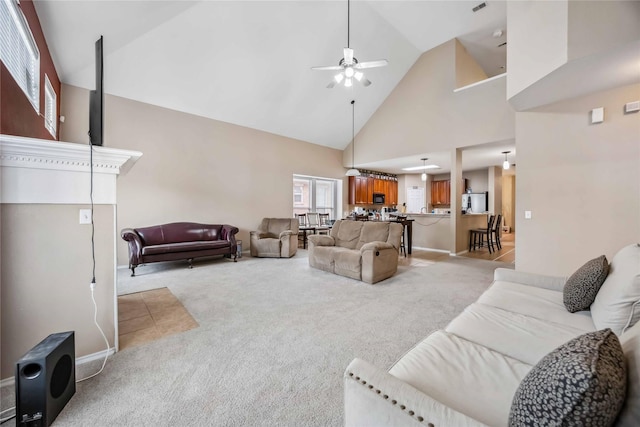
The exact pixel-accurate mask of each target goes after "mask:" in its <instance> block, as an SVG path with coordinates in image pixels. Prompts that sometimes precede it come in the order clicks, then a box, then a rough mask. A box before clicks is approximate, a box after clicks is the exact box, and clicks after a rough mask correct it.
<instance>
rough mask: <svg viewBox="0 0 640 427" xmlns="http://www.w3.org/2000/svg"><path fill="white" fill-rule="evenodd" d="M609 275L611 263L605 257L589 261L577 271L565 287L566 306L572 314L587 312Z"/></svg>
mask: <svg viewBox="0 0 640 427" xmlns="http://www.w3.org/2000/svg"><path fill="white" fill-rule="evenodd" d="M607 274H609V263H608V262H607V257H605V256H604V255H601V256H599V257H598V258H594V259H592V260H591V261H587V263H586V264H585V265H583V266H582V267H580V268H579V269H578V270H576V272H575V273H573V274H572V275H571V277H569V280H567V283H566V284H565V285H564V291H563V299H564V306H565V307H566V308H567V310H568V311H569V312H570V313H575V312H576V311H580V310H587V309H588V308H589V307H590V306H591V304H592V303H593V301H594V300H595V299H596V295H598V291H599V290H600V286H602V284H603V283H604V279H606V278H607Z"/></svg>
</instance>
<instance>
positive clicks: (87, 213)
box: [80, 209, 91, 224]
mask: <svg viewBox="0 0 640 427" xmlns="http://www.w3.org/2000/svg"><path fill="white" fill-rule="evenodd" d="M80 224H91V209H80Z"/></svg>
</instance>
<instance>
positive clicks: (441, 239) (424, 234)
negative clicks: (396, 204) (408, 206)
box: [406, 213, 489, 254]
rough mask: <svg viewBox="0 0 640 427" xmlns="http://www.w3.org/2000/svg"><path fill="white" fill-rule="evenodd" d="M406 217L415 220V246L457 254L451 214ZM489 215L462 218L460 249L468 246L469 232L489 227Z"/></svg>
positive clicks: (468, 215)
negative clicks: (452, 236) (453, 243)
mask: <svg viewBox="0 0 640 427" xmlns="http://www.w3.org/2000/svg"><path fill="white" fill-rule="evenodd" d="M406 215H407V219H410V220H413V221H412V222H413V233H412V237H413V239H412V240H413V242H412V243H413V246H415V247H417V248H420V249H427V250H434V251H440V252H447V253H451V254H456V253H457V252H456V250H455V248H452V239H451V214H435V213H425V214H411V213H408V214H406ZM487 215H489V214H487V213H479V214H464V215H462V216H461V220H460V226H459V228H458V233H457V243H456V246H457V247H458V248H466V247H467V246H468V241H469V230H472V229H476V228H486V227H487ZM461 252H464V251H461ZM458 253H460V251H459V252H458Z"/></svg>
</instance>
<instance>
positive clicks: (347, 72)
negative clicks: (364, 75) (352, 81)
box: [344, 67, 355, 78]
mask: <svg viewBox="0 0 640 427" xmlns="http://www.w3.org/2000/svg"><path fill="white" fill-rule="evenodd" d="M354 74H355V71H353V68H352V67H347V68H345V69H344V75H345V76H347V77H348V78H351V77H353V75H354Z"/></svg>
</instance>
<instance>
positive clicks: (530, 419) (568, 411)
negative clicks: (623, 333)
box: [509, 329, 627, 426]
mask: <svg viewBox="0 0 640 427" xmlns="http://www.w3.org/2000/svg"><path fill="white" fill-rule="evenodd" d="M626 384H627V374H626V368H625V361H624V355H623V353H622V347H621V346H620V342H619V341H618V337H617V336H616V335H615V334H614V333H613V332H612V331H611V330H610V329H605V330H602V331H595V332H590V333H587V334H584V335H580V336H579V337H577V338H574V339H572V340H571V341H569V342H567V343H566V344H563V345H561V346H560V347H558V348H557V349H555V350H553V351H552V352H551V353H549V354H548V355H547V356H545V357H544V358H543V359H542V360H541V361H540V362H539V363H538V364H537V365H536V366H534V367H533V369H532V370H531V372H529V373H528V374H527V376H526V377H525V378H524V379H523V380H522V383H521V384H520V386H519V387H518V389H517V391H516V393H515V395H514V397H513V404H512V405H511V412H510V414H509V425H510V426H534V425H535V426H550V425H557V426H559V425H592V426H608V425H612V424H613V422H614V421H615V419H616V416H617V415H618V412H619V411H620V408H621V407H622V404H623V402H624V397H625V391H626Z"/></svg>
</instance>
